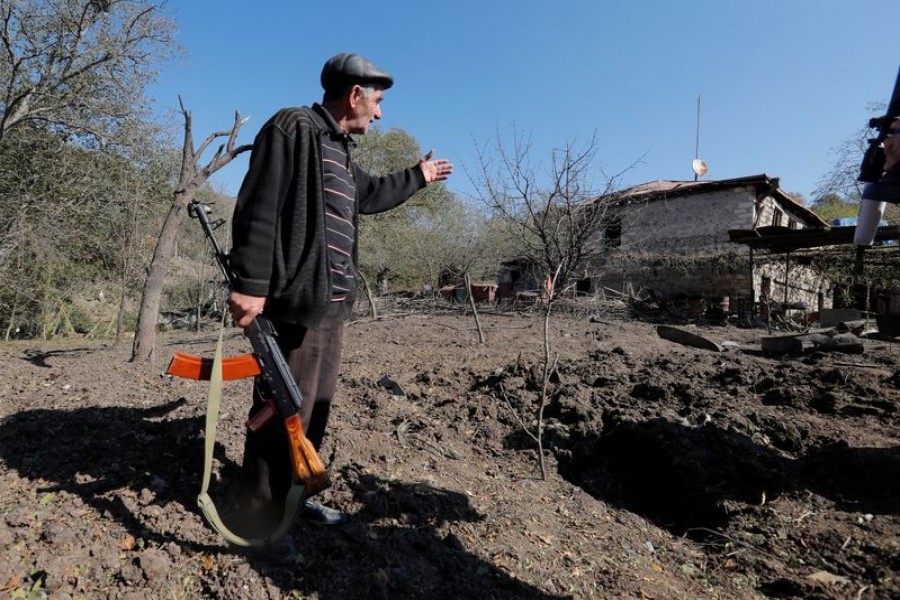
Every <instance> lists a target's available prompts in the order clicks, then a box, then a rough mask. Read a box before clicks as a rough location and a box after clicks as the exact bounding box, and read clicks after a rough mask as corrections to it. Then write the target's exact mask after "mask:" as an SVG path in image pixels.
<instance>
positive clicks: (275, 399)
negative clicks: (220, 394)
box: [166, 200, 331, 496]
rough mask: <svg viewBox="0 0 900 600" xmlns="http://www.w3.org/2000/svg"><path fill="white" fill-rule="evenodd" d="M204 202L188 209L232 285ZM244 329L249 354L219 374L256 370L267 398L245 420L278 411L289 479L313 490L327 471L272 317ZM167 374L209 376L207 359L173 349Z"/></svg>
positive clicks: (260, 421) (250, 424)
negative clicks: (309, 435)
mask: <svg viewBox="0 0 900 600" xmlns="http://www.w3.org/2000/svg"><path fill="white" fill-rule="evenodd" d="M209 212H210V210H209V207H208V206H206V205H205V204H202V203H200V202H198V201H196V200H195V201H193V202H192V203H191V204H190V205H189V206H188V214H189V215H190V216H191V217H194V218H196V219H197V221H198V222H199V223H200V226H201V227H202V228H203V233H204V235H205V236H206V239H207V241H208V242H209V244H210V246H211V248H212V250H213V254H214V255H215V258H216V262H218V264H219V267H220V268H221V270H222V273H223V274H224V275H225V280H226V281H227V283H228V285H229V286H233V285H234V273H233V272H232V270H231V266H230V264H229V262H228V255H226V254H225V253H224V252H222V248H221V247H220V246H219V242H218V241H217V240H216V235H215V232H214V229H215V227H218V226H219V225H221V224H222V221H219V222H217V223H216V224H215V225H214V224H212V223H210V220H209ZM244 335H245V336H246V337H247V338H248V339H249V340H250V345H251V346H252V348H253V354H252V355H241V356H238V357H230V358H226V359H224V360H223V361H222V379H223V380H229V379H238V378H242V377H253V376H258V377H259V379H258V384H259V385H260V387H261V391H262V392H263V397H264V398H267V399H268V402H267V403H266V405H265V407H264V408H262V409H261V410H259V411H258V412H257V413H256V414H254V415H253V417H252V418H251V419H250V420H248V421H247V428H248V429H250V430H251V431H257V430H258V429H259V428H261V427H262V426H263V425H265V424H266V423H268V422H269V420H270V419H272V418H273V417H275V416H276V415H277V416H279V417H280V418H281V420H282V422H283V423H284V428H285V431H286V432H287V436H288V440H289V442H290V457H291V465H292V467H293V478H294V481H295V482H296V483H298V484H300V485H302V486H303V487H304V488H305V489H306V495H307V496H312V495H313V494H317V493H319V492H321V491H322V490H324V489H326V488H328V487H329V486H330V485H331V482H330V479H329V477H328V471H327V469H326V468H325V465H324V464H323V462H322V459H321V458H319V455H318V453H316V449H315V448H314V447H313V445H312V443H311V442H310V441H309V439H308V438H307V437H306V434H305V433H304V431H303V422H302V420H301V419H300V409H301V407H302V406H303V402H304V399H303V395H302V394H301V393H300V389H299V388H298V387H297V382H296V381H295V380H294V377H293V375H291V372H290V369H289V368H288V365H287V361H285V359H284V354H282V352H281V348H280V347H279V346H278V343H277V341H276V339H275V337H276V335H277V332H276V331H275V327H274V326H273V325H272V322H271V321H270V320H269V319H268V318H266V317H264V316H262V315H258V316H257V317H256V318H255V319H254V320H253V321H252V322H251V323H250V324H249V325H248V326H247V327H245V328H244ZM166 372H167V373H169V374H170V375H177V376H179V377H187V378H190V379H209V378H210V374H211V372H212V361H211V360H209V359H203V358H200V357H197V356H193V355H190V354H185V353H181V352H176V353H175V355H174V356H173V357H172V362H171V363H170V364H169V368H168V369H167V371H166Z"/></svg>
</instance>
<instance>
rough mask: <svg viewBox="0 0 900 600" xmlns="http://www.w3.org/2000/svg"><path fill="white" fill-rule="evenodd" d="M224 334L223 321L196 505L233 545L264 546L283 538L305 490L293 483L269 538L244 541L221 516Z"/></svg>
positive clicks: (215, 359)
mask: <svg viewBox="0 0 900 600" xmlns="http://www.w3.org/2000/svg"><path fill="white" fill-rule="evenodd" d="M224 331H225V321H224V318H223V321H222V328H221V329H219V341H218V342H217V343H216V353H215V357H214V358H213V365H212V373H211V374H210V377H209V396H208V399H207V403H206V436H205V438H206V439H205V448H204V453H203V454H204V457H203V483H202V484H201V486H200V495H199V496H197V505H198V506H199V507H200V510H201V511H203V515H204V516H205V517H206V520H207V522H208V523H209V524H210V525H211V526H212V528H213V529H215V530H216V531H217V532H218V533H219V535H221V536H222V537H224V538H225V539H226V540H228V541H229V542H231V543H232V544H236V545H238V546H253V547H258V546H264V545H266V544H269V543H271V542H273V541H275V540H276V539H278V538H279V537H281V536H282V535H284V534H285V533H286V532H287V530H288V528H289V527H290V526H291V524H292V523H293V522H294V517H295V516H296V514H297V510H298V509H299V508H300V503H301V502H303V500H304V499H305V498H306V488H305V487H304V486H302V485H297V484H296V483H293V484H292V485H291V489H290V490H289V491H288V495H287V498H286V499H285V505H284V516H283V517H282V518H281V523H279V524H278V526H277V527H276V528H275V529H274V530H273V531H272V532H271V533H269V534H268V535H266V536H264V537H259V538H245V537H242V536H239V535H237V534H236V533H234V532H233V531H231V530H230V529H228V527H227V526H226V525H225V523H223V522H222V519H221V518H220V517H219V511H218V510H216V505H215V503H214V502H213V499H212V497H211V496H210V495H209V493H208V492H209V482H210V479H211V478H212V461H213V450H214V449H215V445H216V424H217V423H218V421H219V405H220V404H221V400H222V337H223V333H224Z"/></svg>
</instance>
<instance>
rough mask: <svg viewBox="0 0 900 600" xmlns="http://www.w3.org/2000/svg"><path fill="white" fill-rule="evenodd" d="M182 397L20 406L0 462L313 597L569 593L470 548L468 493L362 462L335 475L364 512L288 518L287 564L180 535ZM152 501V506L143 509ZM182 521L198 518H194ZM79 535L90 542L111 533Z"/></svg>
mask: <svg viewBox="0 0 900 600" xmlns="http://www.w3.org/2000/svg"><path fill="white" fill-rule="evenodd" d="M184 404H185V400H184V399H179V400H176V401H173V402H169V403H167V404H165V405H163V406H160V407H154V408H147V409H136V408H123V407H108V408H97V407H92V408H82V409H76V410H71V411H62V410H51V409H36V410H26V411H22V412H19V413H16V414H13V415H10V416H8V417H6V418H5V419H4V420H3V422H2V424H0V460H3V461H4V462H5V463H6V465H7V466H8V467H9V468H10V469H13V470H15V471H17V472H18V474H19V476H21V477H23V478H26V479H29V480H31V481H35V482H39V485H41V486H42V487H41V488H40V489H39V490H38V493H39V494H43V493H47V492H53V491H65V492H68V493H70V494H73V495H77V496H78V497H80V498H81V499H82V501H83V502H84V503H85V504H87V505H88V506H90V507H92V508H93V509H94V511H96V514H97V515H103V517H102V518H106V519H114V520H115V521H118V522H119V523H121V524H122V525H123V526H124V527H125V528H126V529H127V530H128V532H129V534H130V535H132V536H134V538H139V539H142V540H144V541H145V543H146V544H147V545H148V546H153V545H160V546H162V545H165V544H171V543H173V542H174V543H176V544H178V545H179V546H180V547H181V548H182V549H186V550H190V551H192V552H196V553H205V554H212V555H217V554H221V553H225V554H234V555H238V554H245V555H246V556H247V557H248V559H249V561H250V564H251V565H252V566H253V568H254V569H256V570H258V571H259V572H260V573H262V574H264V575H265V576H267V577H268V579H269V581H270V582H272V583H273V584H274V585H276V586H277V587H279V588H281V589H282V590H283V591H284V592H285V593H293V592H295V591H297V592H302V593H303V594H304V595H315V597H317V598H319V599H320V600H338V599H344V598H401V597H402V598H428V599H430V600H435V599H439V598H464V597H470V598H510V599H512V598H516V599H519V598H535V599H542V600H551V599H558V598H563V597H568V596H554V595H549V594H546V593H544V592H542V591H540V590H539V589H537V588H534V587H532V586H530V585H528V584H526V583H523V582H521V581H519V580H517V579H515V578H514V577H511V576H510V575H508V574H507V573H505V572H504V571H502V570H501V569H499V568H497V567H495V566H494V565H492V564H491V563H490V562H487V561H485V560H483V559H482V558H480V557H478V556H475V555H473V554H471V553H470V552H468V551H467V550H466V546H467V545H470V544H471V543H472V541H473V540H462V539H460V534H459V532H458V531H457V529H458V525H459V524H460V523H465V522H475V521H478V520H479V519H480V516H479V515H478V514H477V513H476V511H475V510H474V509H473V508H472V507H471V505H470V503H469V501H468V498H467V497H466V496H464V495H462V494H459V493H457V492H453V491H448V490H442V489H438V488H434V487H431V486H427V485H421V484H410V483H404V482H398V481H387V480H384V479H381V478H378V477H375V476H373V475H371V474H366V473H365V472H364V470H363V469H362V468H361V467H359V466H351V467H348V468H346V469H345V470H344V471H343V472H342V474H341V475H342V477H343V480H344V481H345V482H346V484H347V485H348V486H349V488H350V489H351V491H352V493H353V496H354V499H355V501H356V502H357V503H359V504H361V505H362V506H363V508H362V509H361V510H359V512H357V513H356V514H355V515H354V516H353V519H352V520H351V522H350V523H349V524H347V525H344V526H341V527H336V528H335V527H332V528H326V527H322V526H315V525H310V524H306V523H301V524H298V525H295V526H294V529H293V532H292V533H293V535H294V536H295V539H296V540H297V541H298V546H299V549H300V552H301V555H302V558H301V559H300V560H299V561H298V563H297V564H295V565H292V566H289V567H281V568H276V567H270V566H268V565H266V564H264V563H261V562H260V561H258V560H256V559H254V557H253V555H252V554H251V553H249V552H247V551H246V550H243V549H240V548H236V547H224V549H223V546H221V545H203V544H198V543H193V542H190V541H188V540H185V539H184V537H183V530H182V529H179V527H184V523H185V519H183V518H182V519H180V520H179V519H178V516H177V515H175V514H174V513H178V512H181V513H183V512H184V511H178V510H175V509H173V505H172V503H173V502H174V503H178V504H180V505H181V506H183V507H184V508H185V510H186V511H187V512H192V513H196V512H197V509H196V508H195V506H196V505H195V498H196V493H197V491H198V488H199V483H200V478H201V471H200V468H201V462H202V461H201V458H202V443H203V440H202V435H201V431H202V427H203V422H202V418H201V417H190V418H177V417H176V416H174V415H175V412H176V411H177V409H178V408H179V407H181V406H182V405H184ZM218 450H219V451H218V452H217V459H218V460H219V461H220V462H221V463H222V471H223V473H226V474H231V475H233V474H234V473H235V472H236V465H234V464H233V463H232V462H230V461H229V460H228V459H227V458H226V457H225V456H224V452H222V451H221V448H219V449H218ZM151 506H153V507H155V508H156V510H153V511H151V510H148V508H149V507H151ZM148 514H153V515H154V516H153V518H150V519H148V518H147V515H148ZM167 515H168V516H167ZM182 516H183V515H182ZM98 518H101V517H98ZM187 521H189V522H190V523H198V524H197V527H200V526H202V525H199V522H198V521H197V520H196V519H188V520H187ZM194 537H195V539H196V537H197V534H196V533H195V535H194ZM82 543H84V544H87V545H88V547H89V546H90V545H91V544H92V543H103V544H108V543H109V540H104V541H99V542H98V541H96V540H94V541H93V542H92V541H87V540H85V541H83V542H82ZM221 562H222V563H228V562H229V561H221ZM207 577H208V578H209V581H207V582H206V583H205V584H204V585H205V586H206V587H208V588H209V589H210V590H215V588H216V586H217V585H227V584H223V583H222V580H221V579H218V576H217V575H216V574H215V573H207ZM217 582H218V583H217ZM219 591H220V592H222V593H224V594H225V595H226V596H227V595H228V593H233V590H232V591H231V592H228V591H227V590H219Z"/></svg>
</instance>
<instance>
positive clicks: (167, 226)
mask: <svg viewBox="0 0 900 600" xmlns="http://www.w3.org/2000/svg"><path fill="white" fill-rule="evenodd" d="M195 195H196V189H187V190H181V191H178V192H175V200H174V202H172V207H171V208H170V209H169V214H167V215H166V220H165V221H164V222H163V226H162V231H160V233H159V240H157V242H156V248H155V249H154V251H153V258H152V259H151V260H150V267H149V269H148V270H147V279H146V280H145V281H144V292H143V295H142V296H141V308H140V312H139V313H138V322H137V328H136V329H135V332H134V346H133V347H132V350H131V361H132V362H148V361H152V360H153V359H154V358H155V357H154V353H155V350H156V348H155V346H156V325H157V320H158V319H159V305H160V302H161V301H162V292H163V284H164V283H165V278H166V273H167V272H168V270H169V262H170V261H171V259H172V254H173V253H174V252H175V242H176V240H177V236H178V230H179V228H180V226H181V221H182V219H183V218H184V214H185V213H186V212H187V206H188V204H189V203H190V202H191V200H193V199H194V196H195Z"/></svg>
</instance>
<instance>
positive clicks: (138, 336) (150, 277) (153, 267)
mask: <svg viewBox="0 0 900 600" xmlns="http://www.w3.org/2000/svg"><path fill="white" fill-rule="evenodd" d="M178 102H179V105H180V106H181V114H182V115H183V116H184V144H183V147H182V155H181V174H180V176H179V178H178V185H177V186H176V188H175V192H174V197H173V200H172V206H171V208H170V209H169V213H168V215H166V219H165V221H164V222H163V226H162V230H161V231H160V234H159V239H158V240H157V242H156V248H155V249H154V251H153V258H152V260H151V261H150V266H149V269H148V272H147V279H146V280H145V282H144V293H143V296H142V298H141V308H140V312H139V313H138V323H137V329H136V331H135V334H134V345H133V347H132V353H131V360H132V362H146V361H149V360H151V359H152V358H153V353H154V351H155V343H156V325H157V321H158V319H159V305H160V300H161V299H162V292H163V283H164V280H165V277H166V273H167V272H168V270H169V262H170V260H171V258H172V255H173V253H174V252H175V244H176V241H177V237H178V230H179V226H180V224H181V221H182V219H183V218H184V213H185V212H186V211H187V208H188V205H189V204H190V203H191V201H193V199H194V197H195V196H196V195H197V192H198V191H199V190H200V187H201V186H202V185H203V184H204V183H205V182H206V181H207V179H209V177H210V175H212V174H213V173H215V172H216V171H218V170H219V169H221V168H222V167H224V166H225V165H227V164H228V163H230V162H231V161H232V160H233V159H234V157H235V156H237V155H238V154H241V153H242V152H246V151H247V150H250V149H251V147H252V146H251V145H249V144H245V145H242V146H235V141H236V140H237V136H238V132H239V131H240V129H241V126H242V125H243V124H244V123H245V122H246V119H241V115H240V113H237V112H236V113H235V115H234V124H233V125H232V126H231V129H230V130H228V131H217V132H214V133H211V134H209V136H208V137H207V138H206V139H205V140H204V141H203V143H202V144H200V147H199V148H197V149H196V150H195V149H194V140H193V135H192V133H191V129H192V125H191V113H190V112H188V110H187V109H186V108H185V107H184V102H182V101H181V98H179V99H178ZM221 137H225V138H227V141H226V143H224V144H222V145H220V146H219V148H218V150H217V151H216V153H215V155H214V156H213V157H212V159H210V161H209V162H208V163H207V164H206V166H204V167H200V166H199V161H200V158H201V157H202V156H203V154H204V152H206V150H207V148H209V146H210V145H211V144H212V143H213V142H214V141H215V140H216V139H218V138H221Z"/></svg>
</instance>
